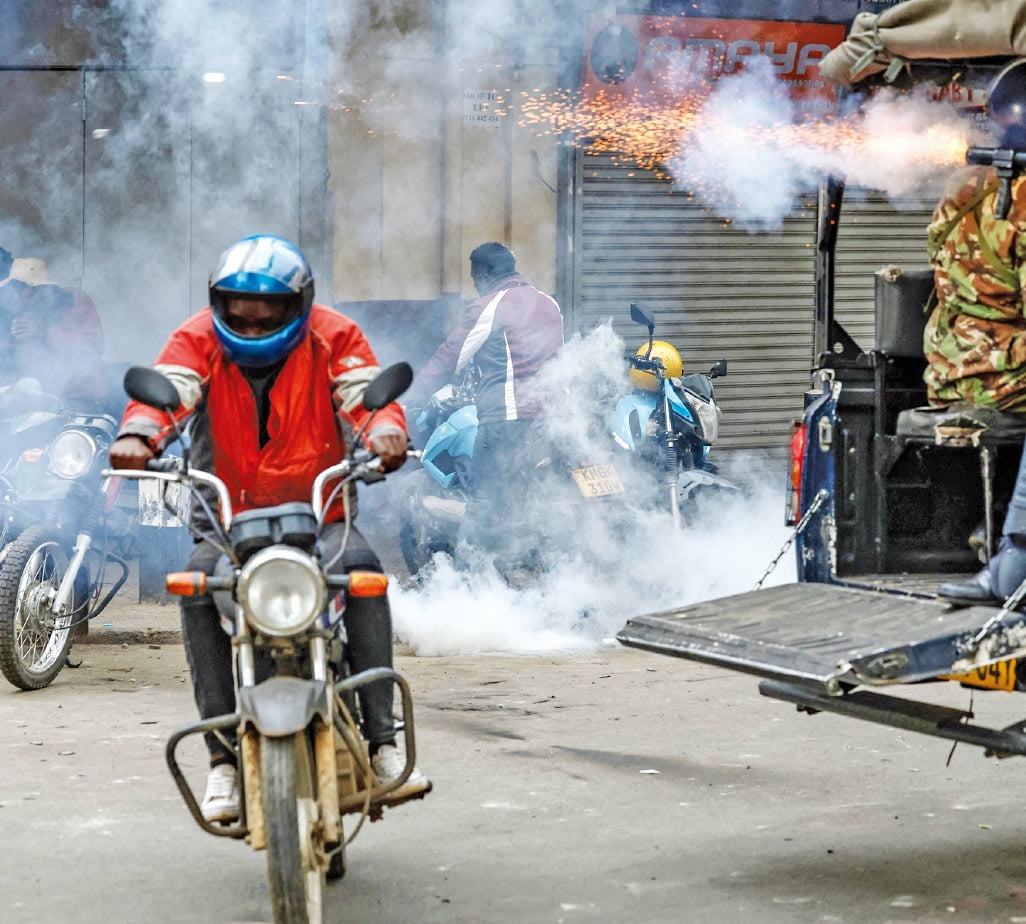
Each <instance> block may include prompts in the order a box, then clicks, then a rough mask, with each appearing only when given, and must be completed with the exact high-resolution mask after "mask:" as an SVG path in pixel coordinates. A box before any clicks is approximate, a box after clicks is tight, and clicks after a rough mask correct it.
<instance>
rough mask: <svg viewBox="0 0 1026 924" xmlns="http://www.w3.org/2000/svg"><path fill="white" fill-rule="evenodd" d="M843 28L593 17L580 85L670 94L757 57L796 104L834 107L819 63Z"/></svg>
mask: <svg viewBox="0 0 1026 924" xmlns="http://www.w3.org/2000/svg"><path fill="white" fill-rule="evenodd" d="M844 33H845V27H844V26H843V25H840V24H835V23H806V22H770V21H761V20H749V19H693V18H690V17H687V16H640V15H639V16H631V15H623V16H614V17H612V18H610V17H601V16H595V17H593V18H592V22H591V24H590V30H589V40H588V43H587V59H586V61H585V70H584V80H583V81H582V82H583V84H584V86H583V91H584V93H585V95H588V94H594V93H596V92H598V91H600V90H601V91H605V92H607V93H615V92H622V93H625V94H632V93H633V94H640V95H647V94H666V93H674V92H677V91H680V90H682V89H686V88H690V87H693V86H694V85H695V84H696V83H697V82H698V81H706V82H708V81H714V80H716V79H718V78H719V77H722V76H727V75H731V74H736V73H738V72H740V71H741V70H742V69H744V67H745V66H746V65H747V64H748V63H750V62H751V60H752V59H753V58H754V57H756V56H760V57H763V58H765V59H767V60H768V61H769V62H770V64H771V66H772V68H773V70H774V71H775V73H776V75H777V77H778V78H779V79H780V81H781V82H782V83H784V84H785V85H786V86H787V87H788V90H789V92H790V94H791V96H792V97H793V98H794V99H796V100H798V101H801V102H802V104H803V106H802V108H804V109H806V110H807V111H814V110H821V109H823V108H828V107H829V106H832V104H833V99H834V92H833V88H832V86H831V85H830V84H828V83H827V82H826V81H825V80H824V79H823V78H822V77H821V76H820V74H819V69H818V67H817V64H818V62H819V61H821V60H822V59H823V57H824V55H826V54H827V52H829V51H830V50H831V49H832V48H834V47H835V46H836V45H839V44H840V43H841V42H842V41H843V40H844Z"/></svg>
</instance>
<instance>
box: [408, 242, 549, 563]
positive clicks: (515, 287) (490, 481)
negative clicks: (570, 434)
mask: <svg viewBox="0 0 1026 924" xmlns="http://www.w3.org/2000/svg"><path fill="white" fill-rule="evenodd" d="M470 278H471V280H472V281H473V284H474V288H475V289H476V290H477V294H478V297H477V299H475V300H474V301H473V302H471V304H470V305H469V306H468V308H467V310H466V312H465V313H464V315H463V319H462V321H461V322H460V323H459V324H458V325H457V327H456V329H455V330H453V332H452V333H451V334H450V335H449V336H448V337H447V338H446V340H445V342H444V343H442V345H441V346H439V347H438V349H437V350H436V351H435V353H434V355H433V356H432V357H431V358H430V359H429V360H428V361H427V363H425V365H424V368H423V369H421V371H420V373H419V374H418V376H417V378H416V380H415V391H414V397H413V398H411V404H416V403H417V401H418V400H421V401H423V400H424V399H426V398H427V397H428V396H430V395H431V394H433V393H434V392H435V391H437V390H438V389H439V388H440V387H441V386H443V385H445V384H446V383H448V382H450V381H452V380H453V379H454V378H457V377H460V376H462V375H463V374H464V372H466V371H467V369H468V368H469V367H470V365H471V363H473V364H474V366H476V370H477V373H478V374H479V376H480V378H479V380H478V382H477V385H476V388H475V398H474V401H475V404H476V405H477V419H478V429H477V437H476V440H475V442H474V455H473V462H472V465H471V471H470V491H469V497H468V502H467V509H466V512H465V514H464V516H463V520H462V522H461V524H460V540H459V544H460V546H462V547H463V548H464V549H465V548H466V546H470V547H474V548H477V549H480V550H483V551H485V552H488V553H496V552H498V551H499V549H500V548H505V549H506V550H507V551H508V549H509V539H510V537H509V536H508V535H507V531H506V530H504V529H503V526H504V524H505V523H506V522H507V521H508V517H509V514H510V513H512V512H513V511H514V510H515V507H516V504H517V502H518V496H519V495H520V494H522V490H523V488H522V484H523V480H524V479H523V475H524V473H525V472H527V471H529V470H530V469H531V468H533V466H534V464H535V463H536V462H537V461H538V459H540V457H541V456H542V455H544V449H543V444H542V440H541V434H540V432H539V431H540V425H539V420H540V418H541V416H542V412H543V403H542V402H543V397H544V396H542V395H539V394H536V393H535V392H534V389H533V388H532V383H533V380H534V377H535V376H536V375H537V374H538V372H539V370H541V368H542V367H543V366H544V365H545V364H546V363H547V362H549V361H550V360H551V359H553V358H554V357H555V356H556V355H557V354H558V353H559V351H560V350H561V349H562V347H563V316H562V313H561V312H560V310H559V305H558V304H557V303H556V300H555V299H553V298H551V297H550V296H548V295H546V294H545V293H544V292H541V291H539V290H538V289H536V288H535V287H534V286H532V285H531V284H530V283H529V282H528V281H527V280H526V279H525V278H524V277H523V276H522V275H520V273H518V272H517V267H516V258H515V257H514V255H513V252H512V251H511V250H510V249H509V248H508V247H506V246H504V245H503V244H499V243H497V242H494V241H492V242H488V243H485V244H481V245H480V246H478V247H475V248H474V249H473V250H472V251H471V253H470ZM457 557H460V556H459V550H458V556H457Z"/></svg>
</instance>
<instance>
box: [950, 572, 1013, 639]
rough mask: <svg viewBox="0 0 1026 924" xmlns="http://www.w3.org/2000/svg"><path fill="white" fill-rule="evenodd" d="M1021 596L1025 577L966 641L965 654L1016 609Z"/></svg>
mask: <svg viewBox="0 0 1026 924" xmlns="http://www.w3.org/2000/svg"><path fill="white" fill-rule="evenodd" d="M1023 597H1026V578H1024V579H1023V582H1022V583H1021V584H1020V585H1019V586H1018V587H1016V588H1015V590H1013V591H1012V593H1011V595H1010V596H1008V597H1007V598H1006V599H1005V602H1004V603H1002V604H1001V609H999V610H998V611H997V612H996V613H995V614H994V615H993V616H991V617H990V619H988V620H987V621H986V622H985V623H984V624H983V625H982V626H980V628H979V629H978V630H977V632H976V634H975V635H974V636H973V637H972V638H971V639H969V641H968V642H966V644H965V647H964V649H963V650H964V651H965V653H966V654H971V653H972V652H974V651H976V649H977V648H978V647H979V646H980V642H982V641H983V640H984V639H985V638H986V637H987V636H988V635H990V633H991V632H993V631H994V629H996V628H997V626H998V625H999V624H1000V623H1001V621H1002V620H1003V619H1004V618H1005V617H1006V616H1007V615H1008V614H1009V613H1011V612H1012V611H1013V610H1015V609H1017V608H1018V606H1019V604H1020V603H1022V600H1023Z"/></svg>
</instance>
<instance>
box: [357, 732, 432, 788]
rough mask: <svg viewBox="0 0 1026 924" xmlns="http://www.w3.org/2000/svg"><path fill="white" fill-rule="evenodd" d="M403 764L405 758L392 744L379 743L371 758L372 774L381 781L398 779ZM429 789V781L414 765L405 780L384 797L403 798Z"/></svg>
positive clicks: (404, 763)
mask: <svg viewBox="0 0 1026 924" xmlns="http://www.w3.org/2000/svg"><path fill="white" fill-rule="evenodd" d="M405 766H406V758H405V757H404V756H403V755H402V754H401V753H400V752H399V748H397V747H396V746H395V745H394V744H383V745H381V747H379V748H378V751H377V753H376V754H375V755H374V756H373V757H372V758H371V768H372V769H373V770H374V775H375V776H376V777H377V778H378V780H379V781H380V782H382V783H389V782H391V781H392V780H397V779H399V777H400V776H402V772H403V768H404V767H405ZM430 791H431V781H430V780H429V779H428V778H427V777H426V776H424V774H423V773H421V772H420V771H419V770H418V769H417V768H416V767H414V768H413V769H412V770H411V771H410V775H409V776H408V777H407V778H406V782H405V783H403V784H402V786H400V787H399V788H398V789H394V790H392V792H390V793H389V794H388V795H387V796H385V798H386V799H395V798H405V797H406V796H412V795H414V794H415V793H419V792H430Z"/></svg>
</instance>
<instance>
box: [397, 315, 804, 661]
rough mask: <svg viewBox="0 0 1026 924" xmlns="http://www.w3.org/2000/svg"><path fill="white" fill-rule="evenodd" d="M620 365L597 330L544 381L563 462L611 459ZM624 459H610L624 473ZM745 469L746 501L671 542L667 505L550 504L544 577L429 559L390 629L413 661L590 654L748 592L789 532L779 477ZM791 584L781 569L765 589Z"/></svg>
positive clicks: (709, 513) (726, 502) (759, 465)
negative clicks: (624, 630)
mask: <svg viewBox="0 0 1026 924" xmlns="http://www.w3.org/2000/svg"><path fill="white" fill-rule="evenodd" d="M623 354H624V343H623V341H622V340H621V339H620V338H619V337H618V336H617V335H616V334H615V333H614V332H613V330H612V328H611V327H610V326H609V325H601V326H599V327H597V328H595V329H594V330H593V331H591V332H589V333H587V334H583V335H582V334H576V335H574V336H573V337H572V338H571V339H570V340H569V341H568V342H567V344H566V346H565V347H564V350H563V352H562V354H561V355H560V357H559V358H558V359H557V360H555V361H554V362H552V363H550V364H549V365H548V366H547V367H546V369H545V370H544V371H543V374H542V377H541V379H540V380H539V382H538V387H539V389H540V390H541V392H542V393H544V394H546V395H548V396H549V400H548V405H549V407H548V412H547V414H546V423H547V430H548V434H547V435H548V437H549V439H551V440H552V441H553V443H554V445H555V446H557V447H559V452H560V453H561V454H566V455H567V456H568V457H569V458H571V459H579V460H581V462H582V463H583V462H585V461H589V462H600V461H601V460H602V459H603V458H604V457H606V456H608V454H609V453H610V451H611V447H612V439H611V437H610V435H609V417H610V415H611V413H612V410H613V407H614V406H615V402H616V399H617V397H618V396H620V395H622V394H624V393H625V392H626V391H627V389H628V388H629V384H628V379H627V371H626V364H625V363H624V361H623ZM595 408H597V409H598V414H597V415H596V414H595V413H593V412H592V411H591V410H589V409H595ZM596 422H597V423H598V424H599V426H597V427H596V426H595V424H596ZM713 451H714V452H715V450H713ZM627 455H628V454H627V453H621V454H620V455H617V456H616V457H615V459H616V463H617V466H618V467H620V468H621V471H625V470H626V467H627V466H628V465H629V464H630V462H629V459H628V458H627ZM746 468H747V471H745V479H744V482H745V490H744V491H743V492H742V493H741V494H739V495H732V496H721V497H718V498H715V499H714V501H713V502H711V503H710V504H709V506H708V507H706V508H705V510H704V513H703V515H702V517H701V520H700V521H699V522H698V523H697V524H695V525H692V526H688V527H685V528H684V529H682V530H680V531H679V532H677V531H675V530H674V528H673V525H672V522H671V519H670V513H669V511H668V509H666V506H667V505H665V504H662V505H659V506H657V507H655V508H653V507H651V506H649V505H646V504H645V503H643V501H642V499H641V498H640V497H638V496H634V495H632V494H631V493H630V490H629V489H628V494H627V495H625V496H624V498H623V503H619V502H617V501H614V503H613V504H611V505H606V504H602V503H595V504H594V505H593V506H592V504H593V502H590V501H589V502H587V503H585V504H580V503H578V504H575V505H573V506H568V505H567V504H566V501H565V495H562V494H560V495H558V496H556V495H553V496H551V497H549V496H547V497H545V498H544V501H543V506H545V507H547V508H549V512H550V514H551V517H550V522H551V523H554V524H556V525H557V527H558V529H557V535H558V536H560V537H562V541H560V542H559V543H557V544H558V545H559V548H558V549H554V550H553V551H558V553H559V554H558V555H557V556H556V559H555V561H554V562H553V563H552V564H551V567H549V568H547V569H545V570H544V571H543V572H542V573H541V574H539V575H537V576H536V579H535V580H533V581H531V582H530V583H529V585H528V586H527V587H526V588H522V589H520V590H514V589H513V588H511V587H510V586H508V585H507V584H506V583H505V582H504V580H503V579H502V578H501V577H500V576H499V575H498V574H497V573H496V572H495V570H494V569H493V568H491V567H490V566H489V565H487V564H486V563H484V562H483V561H482V563H481V566H480V568H479V569H476V570H474V571H456V570H454V569H453V567H452V564H451V562H450V561H449V559H448V557H447V556H445V555H444V554H439V555H436V557H435V561H434V563H433V566H432V567H431V568H429V569H428V573H427V575H426V576H425V577H424V579H423V581H422V583H421V584H420V585H419V586H417V587H415V588H404V587H401V586H397V585H396V584H393V589H392V595H391V600H392V611H393V621H394V626H395V631H396V633H397V634H398V635H399V637H400V638H401V639H402V640H403V641H405V642H406V643H408V644H409V645H411V646H412V647H413V649H414V650H415V651H416V653H417V654H420V655H442V654H470V653H479V652H493V653H494V652H501V653H509V654H521V653H538V652H546V651H565V650H574V649H582V648H593V647H595V646H596V645H599V644H601V643H602V641H603V640H604V639H608V638H609V637H610V636H611V635H613V634H615V633H616V632H617V631H618V630H619V629H620V628H621V627H622V626H623V624H624V622H625V621H626V620H627V618H628V617H629V616H632V615H636V614H638V613H644V612H653V611H656V610H660V609H668V608H671V607H678V606H681V605H683V604H686V603H691V602H695V601H698V600H705V599H710V598H713V597H718V596H724V595H727V594H731V593H741V592H744V591H746V590H750V589H751V588H752V586H753V585H754V584H755V582H756V581H758V580H759V578H761V577H762V575H763V572H764V571H765V569H766V566H767V565H768V563H769V562H770V561H771V560H772V559H773V557H774V555H775V554H776V553H777V552H778V551H779V549H780V547H781V545H782V544H783V542H784V540H785V539H786V536H787V530H786V529H785V528H784V526H783V525H782V517H781V484H780V481H781V479H780V473H779V472H778V471H776V470H775V469H774V470H772V471H770V469H769V467H768V466H767V465H766V464H765V462H764V461H760V460H757V459H755V458H754V457H753V459H752V460H751V461H750V462H749V463H747V464H745V466H744V467H743V468H742V469H741V470H743V471H744V470H745V469H746ZM627 480H628V481H629V479H627ZM606 500H609V499H608V498H607V499H606ZM778 524H780V525H778ZM511 538H512V537H511ZM793 579H794V569H793V567H789V564H788V562H787V560H786V559H785V560H784V561H783V562H782V563H781V564H780V565H779V566H778V567H777V569H776V570H775V571H774V573H773V574H772V575H771V576H770V578H769V579H768V580H767V582H766V583H767V584H774V583H784V582H787V581H789V580H793Z"/></svg>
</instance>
